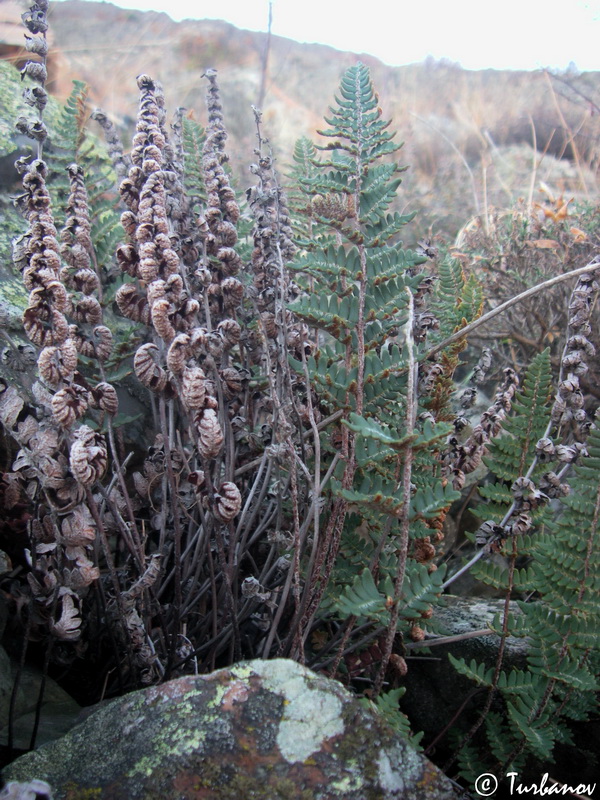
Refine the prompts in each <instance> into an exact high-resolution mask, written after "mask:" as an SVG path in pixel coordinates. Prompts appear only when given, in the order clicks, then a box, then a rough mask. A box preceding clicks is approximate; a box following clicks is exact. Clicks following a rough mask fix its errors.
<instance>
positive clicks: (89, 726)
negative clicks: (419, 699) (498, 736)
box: [4, 659, 455, 800]
mask: <svg viewBox="0 0 600 800" xmlns="http://www.w3.org/2000/svg"><path fill="white" fill-rule="evenodd" d="M4 777H5V780H11V781H30V780H33V779H37V780H44V781H47V782H48V783H49V784H50V785H51V787H52V792H53V797H54V800H61V799H64V800H78V799H79V798H84V797H85V798H88V797H99V798H100V797H101V798H102V799H103V800H126V799H127V800H134V799H135V798H144V799H145V800H150V799H151V798H152V800H196V798H198V800H200V798H203V799H204V798H206V799H207V800H217V798H218V800H229V799H230V798H231V799H232V800H242V798H243V800H252V799H253V798H256V800H270V799H271V798H273V800H275V798H281V800H283V799H284V798H285V799H286V800H293V799H294V798H297V799H298V800H334V799H335V798H338V799H340V800H341V798H344V800H371V799H372V800H376V799H377V800H385V799H387V798H390V800H391V799H392V798H396V799H397V800H400V798H402V799H403V800H425V799H427V800H445V799H446V798H447V799H448V800H450V798H453V797H455V794H454V790H453V788H452V784H451V783H450V781H448V779H447V778H446V777H445V776H444V775H443V774H442V773H441V772H440V771H439V770H438V769H437V768H436V767H434V766H433V764H431V763H430V762H429V761H427V759H425V758H424V757H423V756H421V755H420V754H419V753H417V752H416V751H415V750H413V749H412V748H411V747H410V745H409V744H408V743H407V742H406V741H404V740H403V739H402V738H400V737H398V735H397V734H395V733H393V732H392V730H391V729H390V728H389V727H388V726H387V725H386V723H385V722H384V720H383V719H382V718H381V717H380V716H379V715H378V714H377V713H376V712H374V711H370V710H368V709H367V708H365V707H364V706H363V705H362V704H361V703H360V702H359V700H357V698H355V697H354V696H353V695H351V694H350V693H349V692H347V691H346V690H345V689H344V688H343V687H342V686H341V685H340V684H339V683H337V682H335V681H332V680H330V679H327V678H324V677H322V676H320V675H317V674H315V673H314V672H311V671H310V670H308V669H306V668H305V667H303V666H301V665H299V664H297V663H295V662H293V661H288V660H284V659H279V660H273V661H260V660H256V661H250V662H247V663H242V664H238V665H235V666H233V667H230V668H227V669H221V670H218V671H217V672H214V673H212V674H210V675H198V676H187V677H183V678H178V679H175V680H172V681H169V682H167V683H164V684H162V685H160V686H153V687H150V688H147V689H142V690H140V691H136V692H132V693H131V694H128V695H126V696H124V697H121V698H118V699H117V700H114V701H112V702H110V703H108V704H106V705H103V706H102V707H101V708H100V709H99V710H97V711H96V712H94V713H93V714H92V715H91V716H89V717H88V718H87V719H86V720H85V721H84V722H83V723H81V724H80V725H78V726H77V727H75V728H73V729H72V730H71V731H70V732H69V733H68V734H67V735H66V736H64V737H63V738H62V739H60V740H58V741H56V742H53V743H51V744H48V745H45V746H44V747H41V748H39V749H38V750H36V751H34V752H31V753H28V754H27V755H24V756H22V757H21V758H19V759H17V760H16V761H14V762H13V763H12V764H10V765H9V767H8V768H7V769H6V770H5V775H4Z"/></svg>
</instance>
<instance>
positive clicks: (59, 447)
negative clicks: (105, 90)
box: [0, 3, 117, 647]
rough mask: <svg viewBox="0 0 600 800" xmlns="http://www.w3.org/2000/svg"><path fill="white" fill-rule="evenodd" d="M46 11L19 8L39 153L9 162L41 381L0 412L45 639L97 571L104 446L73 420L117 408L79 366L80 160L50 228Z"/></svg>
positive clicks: (71, 620) (94, 313)
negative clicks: (61, 212) (96, 490)
mask: <svg viewBox="0 0 600 800" xmlns="http://www.w3.org/2000/svg"><path fill="white" fill-rule="evenodd" d="M46 11H47V3H38V4H35V5H34V6H32V7H31V9H30V11H29V12H28V13H27V14H25V15H24V22H25V25H26V26H27V27H28V29H29V31H30V32H31V33H32V34H33V35H32V36H31V37H28V43H29V45H28V47H29V49H30V51H31V52H34V53H36V54H37V55H39V56H40V58H41V61H39V62H28V64H27V65H26V66H25V67H24V69H23V73H24V74H25V75H28V76H29V77H31V78H32V79H33V80H34V81H35V82H36V84H37V86H36V89H37V91H34V90H27V94H26V96H27V97H29V98H30V100H31V101H32V102H31V105H33V106H34V107H35V108H36V110H37V112H38V119H37V120H36V122H35V123H30V122H21V121H20V123H19V128H20V129H21V130H23V131H26V132H28V135H30V136H31V137H32V138H34V139H35V141H36V142H37V156H38V157H37V158H36V159H35V160H33V161H32V162H31V163H27V159H20V160H19V162H18V165H17V166H18V169H19V171H20V173H21V174H22V176H23V179H22V180H23V187H24V194H23V195H22V196H21V197H20V198H19V205H20V207H21V209H22V210H23V212H24V214H25V217H26V219H27V221H28V225H29V228H28V231H27V233H26V234H25V236H24V237H23V238H22V239H21V240H20V241H19V243H18V249H17V256H18V260H17V263H18V265H19V266H20V267H21V270H22V275H23V283H24V285H25V288H26V289H27V291H28V292H29V298H28V306H27V308H26V310H25V312H24V314H23V329H24V332H25V334H26V336H27V337H28V338H29V340H30V341H31V342H32V344H33V345H35V347H37V348H38V356H37V366H38V373H39V376H40V380H39V381H37V382H35V383H34V384H33V386H32V387H31V394H32V396H33V403H35V407H34V406H33V405H32V404H31V403H30V402H29V400H28V399H26V398H24V397H23V396H22V394H21V393H20V392H19V391H18V390H17V389H16V388H15V387H13V386H9V385H7V384H6V383H3V386H2V390H3V391H2V394H1V396H0V404H1V410H0V414H1V418H2V422H3V425H4V427H5V428H6V429H7V430H8V431H10V433H11V434H12V436H13V438H14V439H15V440H16V442H17V443H18V445H19V446H20V450H19V452H18V453H17V457H16V459H15V462H14V464H13V470H14V471H13V473H12V474H10V475H9V476H7V480H8V482H9V485H10V487H11V490H10V492H9V494H8V498H7V500H8V502H7V505H8V506H9V507H10V506H11V505H12V504H13V503H16V502H18V500H19V499H20V497H21V490H24V495H25V496H26V497H27V498H28V499H29V501H30V502H31V503H32V507H33V514H32V518H31V521H30V523H29V540H30V541H29V544H30V549H29V551H28V558H29V561H30V567H31V570H30V572H29V573H28V576H27V578H28V582H29V589H30V593H31V594H30V597H31V600H30V602H28V603H25V607H24V608H22V609H21V610H22V612H23V613H24V615H25V617H26V621H25V629H26V630H29V631H32V630H35V631H37V634H36V635H40V632H43V629H44V628H45V629H46V630H48V631H49V632H50V634H51V640H50V641H51V645H52V641H55V640H57V641H59V642H72V641H77V640H78V639H79V637H80V634H81V625H82V606H83V604H84V602H85V600H86V598H87V596H88V594H89V589H90V586H91V585H92V584H93V583H94V582H95V581H97V579H98V577H99V570H98V566H97V558H96V555H95V554H94V548H95V544H96V537H97V535H98V533H99V531H98V529H97V524H98V522H99V519H100V517H99V511H98V499H97V497H94V496H93V495H92V493H91V487H92V486H93V485H94V484H96V482H97V481H98V480H99V479H100V478H102V476H103V475H104V473H105V471H106V467H107V460H108V451H107V445H106V442H105V438H104V437H103V436H102V435H101V434H99V433H98V432H97V431H96V430H94V429H92V428H91V427H89V425H84V424H78V423H80V421H81V419H82V418H83V416H84V415H85V414H86V413H88V412H90V413H91V414H96V416H97V417H98V418H101V417H106V418H107V419H109V418H110V417H111V416H112V415H114V414H115V413H116V410H117V396H116V391H115V389H114V387H113V386H111V385H110V384H108V383H107V382H105V381H102V380H101V381H99V382H95V383H93V384H90V383H88V381H87V380H86V379H85V378H84V376H83V375H82V374H81V372H79V370H78V359H79V354H80V353H85V354H86V355H87V356H88V357H90V358H94V359H96V361H97V363H98V370H99V372H102V363H103V361H104V360H105V359H106V358H107V356H108V355H109V353H110V350H111V340H112V336H111V333H110V331H109V329H108V328H107V327H106V326H104V325H103V324H102V308H101V306H100V303H99V301H98V299H97V297H96V296H95V295H96V293H97V291H98V288H99V279H98V275H97V273H96V271H95V270H94V269H92V268H91V259H92V246H91V241H90V237H89V231H90V223H89V214H88V204H87V196H86V192H85V187H84V185H83V180H82V174H81V171H80V169H79V167H77V165H72V166H71V167H70V168H69V182H70V197H69V204H68V209H67V214H68V216H67V220H66V224H65V227H64V229H63V231H62V234H61V239H62V246H61V245H60V244H59V241H58V232H57V229H56V227H55V225H54V219H53V214H52V207H51V200H50V195H49V193H48V189H47V185H46V178H47V168H46V164H45V162H44V161H43V141H44V139H45V136H43V135H42V133H43V131H44V130H45V126H44V122H43V118H42V112H43V109H44V106H45V102H44V101H45V97H46V95H45V88H44V83H45V80H46V69H45V63H44V61H45V56H46V53H47V48H46V46H45V32H46V30H47V22H46ZM61 257H62V258H61ZM62 259H64V260H65V262H66V264H65V265H63V261H62ZM107 553H108V550H107ZM51 645H50V647H51Z"/></svg>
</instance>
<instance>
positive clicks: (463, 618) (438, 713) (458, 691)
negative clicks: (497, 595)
mask: <svg viewBox="0 0 600 800" xmlns="http://www.w3.org/2000/svg"><path fill="white" fill-rule="evenodd" d="M444 600H445V601H446V607H445V608H444V607H439V608H437V609H436V612H435V619H436V623H437V626H438V629H439V630H441V631H443V637H444V638H445V637H456V638H455V639H450V640H449V641H448V643H447V644H439V645H435V646H432V647H431V648H430V650H429V655H428V656H424V657H423V658H422V659H421V660H419V661H415V662H412V661H410V660H409V662H408V663H409V670H408V674H407V676H406V678H405V679H404V686H405V687H406V694H405V695H404V696H403V698H402V702H401V706H402V710H403V711H404V712H405V713H406V714H407V715H408V717H409V719H410V721H411V725H412V728H413V730H415V731H423V732H424V733H425V740H424V741H425V742H426V743H427V742H429V741H430V740H431V739H432V738H434V737H435V736H436V735H437V734H438V733H439V732H440V731H441V730H442V728H443V727H444V726H445V725H447V724H448V723H449V722H450V721H451V720H452V719H453V718H454V716H455V714H456V713H457V712H458V711H459V709H460V708H461V706H462V704H463V703H464V702H465V700H466V699H467V698H468V697H469V696H470V695H472V692H473V690H474V689H475V688H477V687H476V685H475V684H474V683H473V682H472V681H470V680H469V679H468V678H465V677H464V676H463V675H460V674H459V673H458V672H457V671H456V670H455V669H454V667H453V666H452V664H451V662H450V660H449V659H448V654H452V655H453V656H454V657H455V658H464V659H465V661H467V662H468V663H469V662H470V661H471V659H473V658H474V659H475V661H477V663H481V662H483V663H485V664H486V666H488V667H493V666H494V665H495V664H496V659H497V657H498V647H499V645H500V637H499V636H497V635H496V634H495V633H489V634H487V635H484V636H474V634H475V633H476V632H477V631H483V630H486V629H487V628H489V626H490V625H492V624H493V621H494V617H495V616H496V615H497V614H500V615H501V614H502V612H503V608H504V600H498V599H491V598H479V597H456V596H454V595H444ZM510 612H511V614H513V615H514V616H519V615H520V614H521V610H520V609H519V607H518V605H517V604H516V603H515V602H514V600H511V601H510ZM423 645H427V642H426V641H425V642H423ZM527 648H528V640H527V639H526V638H523V639H519V638H516V637H514V636H508V637H507V639H506V644H505V650H504V659H503V668H504V669H505V670H506V671H510V670H511V669H512V668H513V667H514V668H516V669H526V667H527ZM409 652H410V654H411V655H415V656H417V655H419V653H420V652H421V650H420V648H416V647H415V648H414V649H411V650H410V651H409ZM471 703H472V705H473V706H474V707H477V706H478V705H480V704H481V693H480V694H478V695H476V696H474V697H473V699H472V701H471Z"/></svg>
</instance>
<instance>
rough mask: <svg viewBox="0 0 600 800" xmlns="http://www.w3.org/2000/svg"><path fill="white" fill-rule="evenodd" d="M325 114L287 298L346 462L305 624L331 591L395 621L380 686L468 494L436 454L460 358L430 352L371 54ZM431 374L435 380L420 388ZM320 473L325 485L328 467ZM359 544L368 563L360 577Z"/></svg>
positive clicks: (302, 157) (362, 613)
mask: <svg viewBox="0 0 600 800" xmlns="http://www.w3.org/2000/svg"><path fill="white" fill-rule="evenodd" d="M325 121H326V122H327V125H328V127H327V128H326V129H325V130H322V131H319V133H320V134H321V135H322V136H323V137H326V140H328V141H327V143H326V144H324V145H318V146H317V149H318V150H320V151H322V153H323V155H322V156H321V158H318V159H317V158H316V151H315V150H314V149H311V147H310V146H309V145H308V144H307V143H305V142H301V143H299V145H298V146H297V147H296V152H295V160H296V171H295V176H296V178H297V180H298V182H299V186H300V188H301V189H302V190H303V194H304V199H303V201H302V202H299V203H298V205H299V206H300V207H302V208H303V209H304V214H305V219H307V220H309V222H310V226H308V225H305V227H304V228H303V229H302V235H301V236H300V238H299V244H300V246H301V247H302V250H301V252H300V255H299V257H298V258H297V260H296V261H295V263H294V264H293V265H292V269H294V270H295V271H296V272H297V274H298V278H297V280H298V282H299V283H301V285H302V286H303V288H304V292H303V293H302V294H301V296H300V297H299V298H298V299H297V300H296V301H295V302H294V303H292V304H291V306H290V308H291V310H292V311H293V313H294V314H295V315H297V316H299V317H300V318H301V319H303V320H304V321H305V322H306V323H307V324H308V325H309V326H310V328H311V329H313V330H315V331H317V332H318V333H317V334H316V336H315V347H314V349H313V351H312V352H310V353H309V354H307V355H306V357H305V358H304V359H303V360H302V361H298V360H293V361H292V363H293V366H294V368H295V369H296V370H297V372H298V373H299V374H303V375H305V376H306V377H307V379H308V380H310V382H311V384H312V385H313V386H314V388H315V391H316V393H317V395H318V396H319V398H320V399H321V409H322V410H323V411H326V412H327V413H328V414H330V415H331V414H333V415H335V416H336V418H338V419H339V420H340V426H339V428H338V429H337V430H336V432H335V433H334V434H333V436H332V435H331V434H330V435H328V436H322V439H321V443H320V448H321V451H322V453H327V455H328V458H329V459H333V461H334V462H337V467H336V469H335V472H334V474H333V475H332V477H331V480H330V488H327V489H326V491H325V493H326V494H327V495H329V494H330V495H331V502H330V504H328V508H329V511H328V513H326V514H323V519H322V521H320V524H322V528H321V527H319V526H317V525H316V523H315V528H316V532H315V546H314V550H313V554H312V560H311V567H312V569H313V574H314V576H315V579H314V585H311V594H310V596H305V598H304V603H303V605H302V606H301V608H302V623H301V625H304V626H305V630H308V627H307V625H306V623H307V621H308V620H310V619H311V618H312V617H314V615H315V613H317V609H318V608H319V605H320V604H321V602H322V601H323V602H324V603H325V606H324V607H325V608H331V602H330V599H331V598H334V597H339V600H338V602H337V604H336V608H337V612H338V614H339V615H340V616H341V618H342V619H343V618H346V620H347V621H348V622H347V624H346V625H345V626H343V627H342V629H341V630H344V631H345V633H344V636H346V635H348V631H349V630H350V628H351V627H352V626H353V625H354V621H355V619H357V620H361V621H364V619H365V618H367V619H371V620H372V621H374V622H377V623H379V624H385V627H386V629H387V634H386V644H385V648H384V654H383V659H382V662H381V667H380V669H379V685H381V680H382V679H383V675H384V673H385V670H386V668H387V664H388V661H389V657H390V655H391V650H392V646H393V641H394V637H395V635H396V632H397V631H400V632H403V633H409V634H410V635H412V636H414V637H417V638H418V637H420V636H422V630H421V629H420V627H419V626H418V625H417V622H418V620H419V619H420V617H421V616H428V615H430V604H431V603H434V602H435V600H436V595H437V593H438V592H439V587H440V585H441V583H442V571H441V570H440V571H439V572H436V570H435V566H434V564H433V557H434V555H435V543H436V542H438V541H439V540H440V539H441V529H442V525H443V518H444V516H445V513H446V512H447V510H448V508H449V506H450V504H451V503H452V502H453V501H454V500H455V499H456V498H457V497H458V496H459V495H458V492H457V491H456V490H455V489H454V488H453V487H452V485H451V483H449V482H448V481H447V480H445V476H444V475H443V474H442V468H441V465H439V464H436V462H435V453H436V451H438V450H439V448H440V446H441V445H440V443H441V442H442V441H443V440H444V439H445V437H446V436H447V435H448V433H449V432H450V430H451V426H450V425H449V424H447V423H445V422H444V421H443V413H444V412H445V411H447V408H446V407H445V404H444V403H443V402H442V403H438V404H437V406H435V407H434V404H433V402H432V398H433V395H434V394H435V392H436V389H437V388H438V387H439V386H440V382H441V381H442V380H443V379H444V378H446V379H449V377H450V375H451V373H452V370H453V368H454V366H455V364H456V362H454V364H451V363H450V362H449V361H448V363H447V364H446V365H445V366H443V367H439V368H438V366H439V365H435V367H436V369H433V367H434V365H433V364H423V365H421V363H420V362H421V361H424V360H425V354H426V349H425V342H426V340H427V335H428V333H429V332H430V331H433V330H435V329H436V328H438V327H439V324H440V322H439V319H438V317H437V315H436V314H435V313H434V312H433V310H432V308H431V309H430V308H429V307H428V306H429V305H430V302H429V300H430V297H431V290H432V287H433V284H434V280H433V278H432V277H431V276H430V275H429V274H428V272H427V271H424V270H423V268H422V265H423V264H424V263H425V262H426V260H427V259H426V257H424V256H423V255H422V254H419V253H417V252H414V251H410V250H406V249H404V248H403V246H402V243H401V242H400V241H399V240H398V235H399V234H400V232H401V231H402V228H403V226H404V225H405V224H406V223H407V222H408V221H409V220H410V219H412V216H413V215H402V214H400V213H398V212H396V211H394V210H393V203H394V200H395V197H396V192H397V189H398V187H399V186H400V183H401V177H400V175H401V173H402V172H403V168H401V167H399V166H398V165H397V164H396V163H395V162H394V161H393V160H392V159H391V157H392V156H393V155H394V154H395V153H396V152H397V150H398V149H399V148H400V145H397V144H395V143H394V141H393V135H392V134H391V133H390V132H389V131H388V128H389V124H390V123H389V122H388V121H386V120H384V119H383V117H382V112H381V110H380V109H379V107H378V99H377V95H376V94H375V92H374V90H373V86H372V84H371V80H370V77H369V72H368V69H367V68H366V67H365V66H364V65H362V64H358V65H357V66H355V67H352V68H351V69H349V70H348V71H347V72H346V73H345V74H344V76H343V78H342V81H341V85H340V96H339V98H336V106H335V107H334V108H332V109H331V114H330V116H329V117H326V118H325ZM452 288H453V289H455V290H456V291H455V292H453V294H452V296H448V295H445V296H444V297H443V301H440V303H439V305H440V309H441V313H442V315H444V314H448V315H449V314H454V315H455V316H456V309H457V307H458V305H459V303H460V301H459V297H460V294H459V290H462V289H463V288H464V281H463V280H458V283H457V285H456V286H453V287H452ZM431 305H432V304H431ZM460 312H461V315H460V318H459V320H454V319H453V320H452V322H450V321H448V325H447V326H449V327H450V328H451V329H452V331H454V330H455V329H456V325H457V322H462V323H463V324H464V323H465V322H466V321H467V320H464V319H463V317H467V318H468V321H470V320H471V319H472V318H473V316H474V314H473V313H472V312H473V310H472V309H469V310H467V308H466V306H465V308H464V310H463V309H462V308H461V309H460ZM476 313H477V312H475V314H476ZM428 373H431V375H430V381H429V383H428V386H427V389H424V390H422V391H419V381H421V382H422V381H423V380H424V379H425V377H426V375H427V374H428ZM421 389H423V384H422V383H421ZM430 407H431V408H430ZM432 410H433V412H434V413H435V415H436V416H434V413H432ZM315 485H316V487H317V491H318V490H319V489H320V490H321V491H323V486H322V483H321V474H320V471H319V469H318V468H317V470H316V475H315ZM353 509H359V512H358V513H359V516H360V520H359V523H358V524H359V525H361V526H362V536H363V541H362V544H363V545H364V544H365V543H366V545H367V546H363V547H360V548H359V550H357V549H356V547H354V546H353V544H355V543H356V541H355V537H354V536H353V533H352V526H354V525H355V524H356V520H355V515H354V514H351V512H352V510H353ZM352 552H353V555H349V554H350V553H352ZM348 557H350V560H351V571H352V572H353V573H354V575H357V573H358V575H357V577H356V578H355V580H354V581H352V583H350V584H349V585H348V581H347V571H346V569H345V568H344V563H345V562H347V559H348ZM309 585H310V584H309ZM343 641H344V642H345V641H346V639H345V638H343Z"/></svg>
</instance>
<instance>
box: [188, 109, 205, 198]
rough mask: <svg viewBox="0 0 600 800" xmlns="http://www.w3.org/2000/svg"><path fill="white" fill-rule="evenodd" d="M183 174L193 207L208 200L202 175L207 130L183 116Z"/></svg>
mask: <svg viewBox="0 0 600 800" xmlns="http://www.w3.org/2000/svg"><path fill="white" fill-rule="evenodd" d="M182 124H183V174H184V186H185V190H186V193H187V195H188V199H189V201H190V205H191V207H192V209H194V210H197V206H198V205H200V204H203V203H205V202H206V191H205V189H204V179H203V176H202V147H203V145H204V141H205V139H206V132H205V130H204V128H203V127H202V125H200V124H199V123H198V122H196V120H194V119H191V118H190V117H185V116H184V117H183V119H182Z"/></svg>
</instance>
